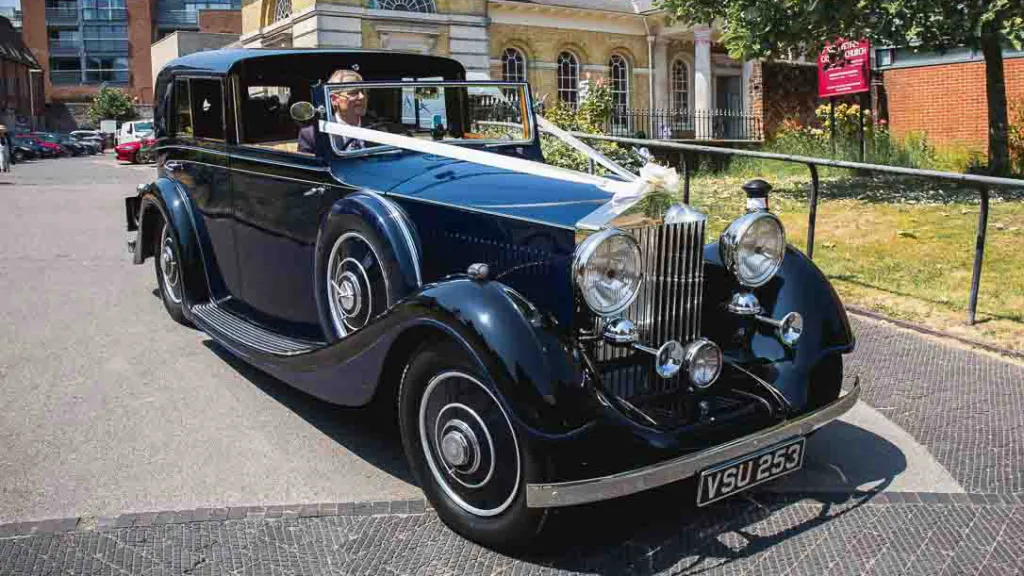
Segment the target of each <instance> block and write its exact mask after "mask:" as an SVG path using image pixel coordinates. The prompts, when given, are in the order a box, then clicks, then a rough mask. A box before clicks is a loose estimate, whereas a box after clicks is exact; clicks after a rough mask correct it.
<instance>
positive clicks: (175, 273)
mask: <svg viewBox="0 0 1024 576" xmlns="http://www.w3.org/2000/svg"><path fill="white" fill-rule="evenodd" d="M160 245H161V246H162V248H161V250H160V273H161V275H162V276H163V280H164V291H165V292H167V296H168V297H169V298H170V299H171V300H172V301H174V302H175V303H180V302H181V268H180V267H179V266H178V257H177V256H176V255H175V254H176V253H175V251H174V238H171V235H170V233H169V232H168V230H167V225H166V224H165V225H164V230H163V233H161V239H160Z"/></svg>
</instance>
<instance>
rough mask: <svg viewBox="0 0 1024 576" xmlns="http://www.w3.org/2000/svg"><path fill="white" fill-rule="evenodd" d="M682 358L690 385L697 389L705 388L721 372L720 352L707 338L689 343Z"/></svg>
mask: <svg viewBox="0 0 1024 576" xmlns="http://www.w3.org/2000/svg"><path fill="white" fill-rule="evenodd" d="M684 358H685V363H686V371H687V372H688V373H689V375H690V383H691V384H693V385H694V386H696V387H697V388H707V387H708V386H710V385H711V384H713V383H714V382H715V380H717V379H718V375H719V374H720V373H721V372H722V350H721V348H719V347H718V345H717V344H715V343H714V342H712V341H710V340H708V339H707V338H698V339H697V340H694V341H693V342H690V343H689V344H688V345H687V346H686V354H685V357H684Z"/></svg>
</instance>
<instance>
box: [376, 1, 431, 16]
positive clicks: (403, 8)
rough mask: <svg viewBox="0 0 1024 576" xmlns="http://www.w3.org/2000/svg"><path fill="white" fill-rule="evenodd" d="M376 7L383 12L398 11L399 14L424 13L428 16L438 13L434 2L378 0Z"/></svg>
mask: <svg viewBox="0 0 1024 576" xmlns="http://www.w3.org/2000/svg"><path fill="white" fill-rule="evenodd" d="M376 6H377V8H379V9H381V10H396V11H398V12H424V13H427V14H433V13H435V12H437V6H435V5H434V0H377V1H376Z"/></svg>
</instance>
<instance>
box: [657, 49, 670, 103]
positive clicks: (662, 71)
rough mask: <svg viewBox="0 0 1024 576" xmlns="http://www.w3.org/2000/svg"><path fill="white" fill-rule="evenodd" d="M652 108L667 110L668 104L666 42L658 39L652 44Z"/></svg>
mask: <svg viewBox="0 0 1024 576" xmlns="http://www.w3.org/2000/svg"><path fill="white" fill-rule="evenodd" d="M653 72H654V107H655V108H658V109H659V110H667V109H668V108H669V106H670V105H671V104H670V102H669V93H668V91H669V87H668V75H669V69H668V42H667V41H666V40H665V39H664V38H658V40H657V41H655V43H654V71H653Z"/></svg>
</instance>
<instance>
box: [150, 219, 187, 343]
mask: <svg viewBox="0 0 1024 576" xmlns="http://www.w3.org/2000/svg"><path fill="white" fill-rule="evenodd" d="M180 255H181V251H180V250H179V249H178V242H177V240H175V238H174V234H173V233H172V232H171V228H170V226H168V225H167V223H166V222H164V225H163V230H161V232H160V245H159V246H157V250H156V258H155V259H154V260H155V262H154V263H155V265H156V283H157V286H158V287H159V290H160V299H161V300H163V302H164V308H166V309H167V313H168V314H170V316H171V318H172V319H173V320H174V321H175V322H177V323H178V324H183V325H185V326H188V325H189V321H188V319H187V318H185V310H184V307H185V298H184V294H185V291H184V282H183V280H182V271H181V256H180Z"/></svg>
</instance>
